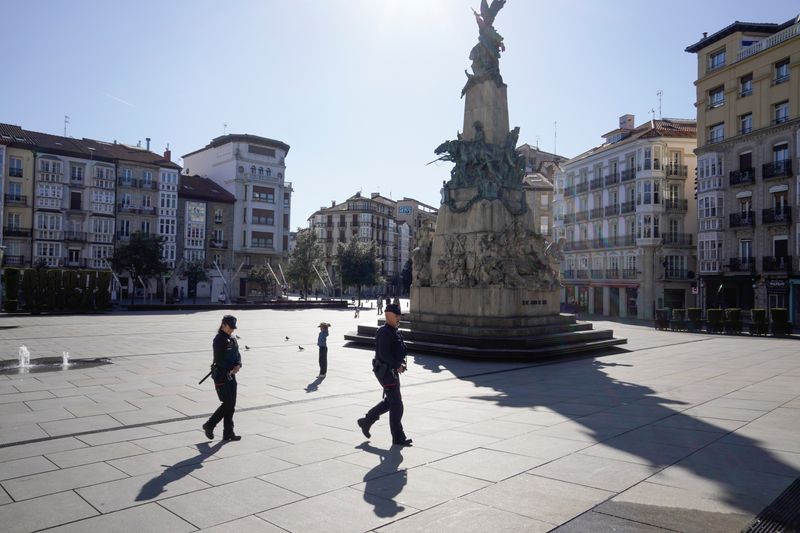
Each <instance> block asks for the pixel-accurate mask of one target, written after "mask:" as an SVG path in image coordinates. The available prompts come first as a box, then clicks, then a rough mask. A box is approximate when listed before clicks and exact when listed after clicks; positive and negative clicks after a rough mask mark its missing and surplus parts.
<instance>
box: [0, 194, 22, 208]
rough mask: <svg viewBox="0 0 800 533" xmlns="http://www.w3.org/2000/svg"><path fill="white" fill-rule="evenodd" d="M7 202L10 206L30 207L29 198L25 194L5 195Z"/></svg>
mask: <svg viewBox="0 0 800 533" xmlns="http://www.w3.org/2000/svg"><path fill="white" fill-rule="evenodd" d="M5 200H6V203H7V204H8V205H25V206H27V205H28V197H27V196H25V195H24V194H13V193H12V194H9V193H6V194H5Z"/></svg>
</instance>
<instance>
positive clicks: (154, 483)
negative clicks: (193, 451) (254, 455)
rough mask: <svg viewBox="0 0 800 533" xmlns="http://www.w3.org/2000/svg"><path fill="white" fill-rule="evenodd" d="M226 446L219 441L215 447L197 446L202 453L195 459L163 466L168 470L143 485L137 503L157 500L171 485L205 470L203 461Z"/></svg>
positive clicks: (191, 458)
mask: <svg viewBox="0 0 800 533" xmlns="http://www.w3.org/2000/svg"><path fill="white" fill-rule="evenodd" d="M224 444H225V443H224V442H223V441H219V442H217V443H216V444H214V445H213V446H211V445H209V444H208V443H207V442H202V443H200V444H196V445H195V446H196V447H197V451H198V452H200V453H198V454H197V455H195V456H194V457H190V458H189V459H184V460H183V461H181V462H179V463H175V464H174V465H171V466H169V465H162V466H165V467H166V470H164V471H163V472H161V474H159V475H158V476H156V477H154V478H153V479H151V480H150V481H148V482H147V483H145V484H144V485H142V488H141V489H140V490H139V494H138V495H137V496H136V501H137V502H141V501H147V500H152V499H153V498H157V497H158V496H159V495H160V494H162V493H164V492H165V491H166V490H167V489H166V486H167V485H169V484H170V483H172V482H174V481H177V480H179V479H181V478H183V477H186V476H188V475H189V474H191V473H192V472H194V471H195V470H197V469H199V468H203V461H205V460H206V459H208V458H209V457H211V456H212V455H214V454H215V453H216V452H217V450H219V449H220V448H222V446H223V445H224Z"/></svg>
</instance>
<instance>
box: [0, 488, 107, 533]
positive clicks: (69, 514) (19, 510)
mask: <svg viewBox="0 0 800 533" xmlns="http://www.w3.org/2000/svg"><path fill="white" fill-rule="evenodd" d="M96 514H98V513H97V511H96V510H95V509H93V508H92V506H91V505H89V504H88V503H86V502H85V501H84V500H83V499H81V497H80V496H78V495H77V494H75V493H74V492H61V493H59V494H52V495H50V496H43V497H41V498H34V499H32V500H26V501H24V502H18V503H9V504H7V505H2V506H0V524H3V531H4V533H27V532H29V531H39V530H41V529H45V528H48V527H53V526H57V525H59V524H64V523H67V522H72V521H74V520H80V519H82V518H87V517H89V516H94V515H96Z"/></svg>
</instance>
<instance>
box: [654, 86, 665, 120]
mask: <svg viewBox="0 0 800 533" xmlns="http://www.w3.org/2000/svg"><path fill="white" fill-rule="evenodd" d="M656 96H658V119H659V120H661V119H662V118H664V115H662V114H661V97H662V96H664V91H662V90H661V89H659V90H657V91H656Z"/></svg>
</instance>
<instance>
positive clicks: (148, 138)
mask: <svg viewBox="0 0 800 533" xmlns="http://www.w3.org/2000/svg"><path fill="white" fill-rule="evenodd" d="M144 140H145V141H147V151H148V152H149V151H150V137H145V138H144Z"/></svg>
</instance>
